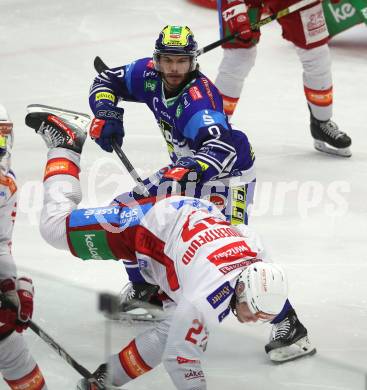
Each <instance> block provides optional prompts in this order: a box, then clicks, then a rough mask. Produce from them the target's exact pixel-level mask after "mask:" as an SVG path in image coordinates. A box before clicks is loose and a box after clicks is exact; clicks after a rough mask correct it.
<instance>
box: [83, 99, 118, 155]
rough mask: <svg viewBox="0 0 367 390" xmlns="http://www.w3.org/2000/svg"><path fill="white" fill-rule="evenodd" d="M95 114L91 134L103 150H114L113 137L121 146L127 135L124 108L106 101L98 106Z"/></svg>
mask: <svg viewBox="0 0 367 390" xmlns="http://www.w3.org/2000/svg"><path fill="white" fill-rule="evenodd" d="M95 115H96V117H95V118H94V119H93V121H92V124H91V126H90V131H89V134H90V136H91V138H92V139H94V141H96V143H97V144H98V145H99V146H100V147H101V148H102V149H103V150H105V151H106V152H112V151H113V149H112V139H115V140H116V142H117V143H118V145H119V146H121V145H122V139H123V137H124V135H125V133H124V124H123V116H124V109H123V108H121V107H116V106H114V105H113V104H109V103H104V104H102V105H101V106H99V107H98V109H97V112H96V114H95Z"/></svg>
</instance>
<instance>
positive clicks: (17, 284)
mask: <svg viewBox="0 0 367 390" xmlns="http://www.w3.org/2000/svg"><path fill="white" fill-rule="evenodd" d="M0 289H1V291H2V292H3V294H4V295H5V297H6V298H8V299H9V301H10V302H11V303H12V304H13V305H14V306H15V307H16V312H15V316H14V315H9V317H8V320H9V322H8V324H9V325H14V329H15V330H16V331H17V332H18V333H21V332H23V330H25V329H27V328H28V321H29V320H30V319H31V318H32V314H33V294H34V287H33V283H32V280H31V279H28V278H25V277H22V278H17V279H5V280H3V281H2V282H1V283H0ZM8 310H10V309H8ZM13 312H14V310H13Z"/></svg>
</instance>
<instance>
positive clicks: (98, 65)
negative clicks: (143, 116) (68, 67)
mask: <svg viewBox="0 0 367 390" xmlns="http://www.w3.org/2000/svg"><path fill="white" fill-rule="evenodd" d="M93 65H94V69H95V70H96V71H97V73H102V72H104V71H105V70H108V69H109V68H108V66H107V65H106V64H105V63H104V62H103V61H102V59H101V57H98V56H97V57H96V58H95V59H94V62H93ZM111 143H112V148H113V150H114V151H115V153H116V154H117V156H118V158H119V159H120V161H121V162H122V164H123V165H124V167H125V168H126V169H127V171H128V172H129V174H130V176H131V177H132V178H133V179H134V181H135V183H136V184H137V185H138V187H139V188H140V189H141V190H142V194H143V195H144V196H145V197H149V196H150V193H149V190H148V188H147V187H146V186H145V184H144V182H143V180H142V179H141V177H140V176H139V175H138V173H137V172H136V170H135V168H134V167H133V165H132V164H131V162H130V160H129V159H128V158H127V156H126V154H125V153H124V152H123V151H122V149H121V147H120V145H119V144H118V143H117V142H116V140H115V139H112V142H111Z"/></svg>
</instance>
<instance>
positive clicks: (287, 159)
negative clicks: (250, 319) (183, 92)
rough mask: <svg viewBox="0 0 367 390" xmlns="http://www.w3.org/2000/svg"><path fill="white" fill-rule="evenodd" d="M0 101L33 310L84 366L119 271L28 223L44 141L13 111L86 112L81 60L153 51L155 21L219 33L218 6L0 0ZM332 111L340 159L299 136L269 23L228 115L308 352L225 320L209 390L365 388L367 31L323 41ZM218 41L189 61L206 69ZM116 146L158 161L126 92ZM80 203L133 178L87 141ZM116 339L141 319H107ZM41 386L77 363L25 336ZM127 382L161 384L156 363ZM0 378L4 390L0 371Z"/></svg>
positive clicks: (111, 60)
mask: <svg viewBox="0 0 367 390" xmlns="http://www.w3.org/2000/svg"><path fill="white" fill-rule="evenodd" d="M0 12H1V24H0V101H1V102H2V103H3V104H4V105H6V106H7V108H8V110H9V112H10V113H11V116H12V118H13V120H14V123H15V135H16V143H15V147H14V153H13V168H14V170H15V171H16V174H17V177H18V185H19V193H20V199H19V209H18V217H17V222H16V225H15V233H14V255H15V258H16V261H17V263H18V266H19V270H20V272H21V273H26V274H28V275H30V276H32V277H33V279H34V281H35V284H36V289H37V291H36V311H35V315H34V320H35V321H36V322H37V323H38V324H39V325H40V326H42V327H43V328H44V329H45V330H46V331H48V332H49V333H50V335H52V336H53V337H54V338H55V339H56V340H57V341H58V342H59V343H60V344H61V345H62V346H64V347H65V348H66V350H67V351H68V352H69V353H70V354H71V355H73V356H74V357H75V358H76V359H77V360H78V361H80V363H82V364H83V365H85V366H86V367H87V368H88V369H90V370H94V369H95V368H96V367H97V366H98V365H99V364H100V363H101V362H102V361H103V360H104V358H105V351H104V344H105V340H104V337H105V336H104V327H105V320H104V318H103V317H102V316H101V315H100V314H99V313H98V312H97V310H96V292H98V291H106V290H107V291H111V292H118V291H119V289H120V287H121V285H122V284H123V283H124V281H125V280H126V275H125V273H124V271H123V269H122V266H121V265H120V264H118V263H116V262H82V261H78V260H77V259H75V258H73V257H72V256H71V255H69V254H67V253H64V252H61V251H57V250H54V249H52V248H50V247H49V246H47V245H46V244H45V243H44V242H43V241H42V239H41V237H40V235H39V233H38V226H37V224H38V217H39V210H40V207H41V200H42V191H41V189H42V173H43V169H44V162H45V159H46V150H45V147H44V145H43V143H42V141H41V139H39V137H37V136H35V135H34V133H33V132H32V131H31V130H30V129H29V128H26V127H25V125H24V116H25V107H26V105H27V104H30V103H43V104H48V105H54V106H59V107H65V108H69V109H73V110H78V111H84V112H89V107H88V89H89V85H90V83H91V80H92V78H93V77H94V75H95V72H94V70H93V59H94V57H95V56H96V55H100V56H101V57H102V58H103V59H104V60H105V61H106V62H107V63H108V64H109V65H110V66H117V65H121V64H124V63H128V62H130V61H131V60H134V59H136V58H140V57H144V56H149V55H151V53H152V48H153V46H154V41H155V39H156V36H157V33H158V31H159V30H160V29H161V28H162V27H164V26H165V25H166V24H187V25H189V26H190V27H191V28H192V29H193V31H194V32H195V35H196V38H197V40H198V41H199V44H200V47H202V46H204V45H206V44H208V43H211V42H212V41H214V40H216V39H217V38H218V33H217V16H216V13H215V12H214V11H211V10H207V9H202V8H198V7H195V6H193V5H191V4H190V3H187V2H186V1H184V0H170V1H167V0H166V1H164V0H152V1H143V0H134V1H127V0H120V1H111V0H109V1H107V0H102V1H97V0H89V1H84V0H80V1H75V0H74V1H71V0H60V1H56V0H35V1H29V0H0ZM331 50H332V57H333V71H334V72H333V76H334V91H335V109H334V112H335V115H334V119H335V121H336V122H337V123H338V124H339V126H340V128H341V129H343V130H345V131H346V132H347V133H348V134H349V135H350V136H351V137H352V139H353V145H352V150H353V156H352V158H350V159H342V158H337V157H332V156H328V155H323V154H320V153H319V152H316V151H315V150H314V149H313V147H312V139H311V136H310V134H309V128H308V126H309V118H308V115H309V114H308V110H307V107H306V104H305V100H304V96H303V86H302V75H301V66H300V64H299V62H298V59H297V56H296V53H295V51H294V50H293V48H292V46H291V45H290V44H289V43H287V42H285V41H284V40H282V39H281V36H280V29H279V27H278V25H277V24H276V23H272V24H270V25H268V26H266V27H264V28H263V36H262V40H261V44H260V45H259V48H258V58H257V63H256V67H255V69H254V70H253V71H252V73H251V75H250V77H249V79H248V80H247V82H246V85H245V90H244V93H243V96H242V99H241V101H240V103H239V106H238V109H237V112H236V113H235V115H234V117H233V120H234V122H235V124H236V126H237V127H239V128H241V129H245V130H246V132H247V134H248V136H249V138H250V140H251V142H252V144H253V146H254V150H255V152H256V156H257V172H258V193H257V200H256V204H257V207H256V210H254V216H253V218H252V220H251V223H252V224H253V225H254V226H255V227H256V229H257V230H258V231H259V233H261V234H262V235H263V236H264V238H265V240H266V242H267V244H268V246H269V247H270V248H271V251H272V253H273V256H274V258H275V259H276V260H277V261H278V262H279V263H281V264H282V265H283V266H284V267H285V268H286V270H287V272H288V275H289V279H290V284H291V293H290V297H291V300H292V302H293V304H294V306H295V307H296V309H297V312H298V314H299V317H300V318H301V320H302V321H303V322H304V324H305V325H306V326H307V328H308V329H309V333H310V336H311V338H312V341H313V342H314V343H315V344H316V346H317V349H318V354H317V355H315V356H314V357H312V358H307V359H303V360H299V361H295V362H291V363H287V364H284V365H281V366H274V365H272V364H271V363H269V361H268V359H267V356H266V355H265V353H264V352H263V346H264V344H265V343H266V341H267V338H268V334H269V328H268V326H260V327H255V326H251V327H249V326H247V327H246V326H243V325H240V324H237V323H236V322H235V321H234V320H233V319H232V320H228V321H227V322H224V324H223V326H221V328H219V329H218V332H213V333H212V335H211V340H210V344H209V348H208V351H207V354H206V358H205V361H204V368H205V371H206V373H207V378H208V388H209V389H223V388H225V389H231V390H232V389H251V390H263V389H292V390H311V389H333V390H334V389H335V390H336V389H337V390H341V389H343V390H346V389H348V390H352V389H353V390H362V389H366V388H367V384H366V374H365V373H366V371H367V297H366V293H367V287H366V280H367V266H366V261H367V253H366V236H367V206H366V197H367V193H366V189H367V184H366V180H367V137H366V121H367V120H366V108H367V89H366V85H367V29H366V27H365V26H362V25H360V26H357V27H354V28H353V29H351V30H349V31H347V32H345V33H343V34H341V35H340V36H338V37H336V38H335V39H334V40H333V41H332V43H331ZM220 58H221V49H216V50H213V51H212V52H210V53H207V54H205V55H203V56H202V57H200V64H201V66H202V70H203V71H204V73H206V74H207V75H208V76H210V77H211V78H212V79H214V78H215V76H216V72H217V67H218V64H219V61H220ZM125 108H126V113H125V130H126V134H127V135H126V137H125V141H124V145H125V151H126V153H127V155H128V156H129V157H130V159H131V161H132V162H133V164H134V165H135V166H136V167H137V168H138V172H139V173H140V174H141V175H142V176H146V175H147V174H150V173H152V172H153V171H154V170H155V169H157V168H159V167H160V166H162V165H163V164H165V163H166V162H167V161H168V158H167V155H166V151H165V147H164V143H163V140H162V138H161V135H160V132H159V130H158V129H157V127H156V124H155V122H154V119H153V116H152V115H151V113H150V112H149V111H148V109H147V108H146V107H144V106H142V105H140V104H131V103H126V104H125ZM82 169H83V173H82V175H81V178H82V183H83V191H84V200H83V204H84V205H103V204H106V203H107V202H108V201H109V200H110V199H111V198H112V196H113V195H114V194H117V193H118V192H121V191H123V190H127V189H129V188H130V187H131V186H132V184H133V182H132V180H131V179H130V177H129V176H128V175H127V174H125V172H124V169H123V168H122V167H121V166H120V163H119V161H118V159H117V157H116V156H112V155H107V154H104V153H103V152H102V151H101V150H100V149H98V147H97V146H96V145H95V144H94V143H93V142H92V141H90V140H88V142H87V144H86V146H85V149H84V152H83V164H82ZM112 326H113V329H112V339H113V341H112V349H113V351H116V352H117V351H119V350H120V349H121V347H123V346H124V345H125V344H126V343H127V342H128V341H129V340H130V339H131V338H132V337H133V336H134V335H135V334H136V333H137V332H139V330H140V329H141V328H142V326H137V327H135V328H134V327H127V326H121V324H114V325H112ZM26 338H27V341H28V342H29V344H30V346H31V348H32V351H33V354H34V356H35V358H36V359H37V361H38V362H39V364H40V366H41V368H42V370H43V372H44V375H45V377H46V380H47V382H48V385H49V388H50V389H51V390H61V389H62V390H64V389H73V388H74V384H75V382H76V381H77V379H78V374H77V373H75V372H74V371H73V369H71V368H70V367H69V366H68V365H67V364H66V363H64V362H63V361H62V360H61V359H60V357H59V356H57V355H56V354H55V353H54V352H53V351H52V350H51V349H49V347H48V346H47V345H45V344H44V343H43V341H41V340H40V339H39V338H38V337H36V336H35V335H33V334H32V332H30V331H28V332H27V334H26ZM125 387H126V388H127V389H141V390H143V389H152V390H154V389H172V388H173V385H172V383H171V382H170V379H169V377H168V375H167V374H166V373H165V371H164V370H163V368H162V367H159V368H157V369H156V370H154V371H153V372H151V373H149V374H148V375H146V376H144V377H141V378H140V379H139V380H137V381H136V382H135V383H131V384H129V385H127V386H125ZM0 388H1V389H3V388H4V389H5V384H4V382H2V381H1V379H0Z"/></svg>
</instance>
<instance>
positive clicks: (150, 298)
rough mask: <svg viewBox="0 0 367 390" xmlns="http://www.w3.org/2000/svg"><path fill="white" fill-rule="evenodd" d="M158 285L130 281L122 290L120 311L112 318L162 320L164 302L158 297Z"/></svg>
mask: <svg viewBox="0 0 367 390" xmlns="http://www.w3.org/2000/svg"><path fill="white" fill-rule="evenodd" d="M157 292H158V286H154V285H151V284H149V283H131V282H129V283H128V284H127V285H126V286H125V287H124V288H123V289H122V290H121V292H120V305H119V311H118V313H116V314H114V315H109V318H110V319H114V320H122V321H124V320H125V321H130V320H132V321H162V320H163V319H164V318H165V313H164V312H163V308H162V302H161V301H160V300H159V299H158V298H157Z"/></svg>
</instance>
